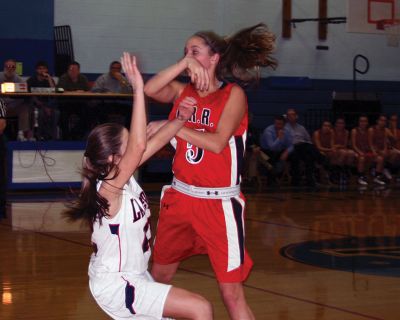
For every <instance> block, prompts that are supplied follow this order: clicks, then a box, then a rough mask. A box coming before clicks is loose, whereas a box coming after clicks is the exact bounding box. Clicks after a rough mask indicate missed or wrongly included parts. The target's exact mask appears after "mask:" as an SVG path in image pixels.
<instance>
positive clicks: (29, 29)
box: [0, 0, 54, 75]
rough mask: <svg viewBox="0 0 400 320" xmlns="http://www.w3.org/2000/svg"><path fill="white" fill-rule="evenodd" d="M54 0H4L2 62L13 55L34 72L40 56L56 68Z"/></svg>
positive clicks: (28, 71)
mask: <svg viewBox="0 0 400 320" xmlns="http://www.w3.org/2000/svg"><path fill="white" fill-rule="evenodd" d="M53 26H54V0H34V1H32V0H17V1H2V3H1V9H0V63H1V70H2V69H3V68H2V65H3V61H4V60H6V59H9V58H14V59H16V60H17V61H20V62H22V63H23V73H24V75H31V74H33V73H34V70H35V64H36V62H37V61H38V60H45V61H47V62H48V63H49V67H50V70H51V71H52V70H53V62H54V57H53V56H54V55H53V51H54V49H53Z"/></svg>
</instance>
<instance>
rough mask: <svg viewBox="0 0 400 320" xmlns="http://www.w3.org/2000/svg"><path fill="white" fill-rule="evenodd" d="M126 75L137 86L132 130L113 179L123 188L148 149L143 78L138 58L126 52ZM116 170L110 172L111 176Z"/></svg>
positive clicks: (118, 186) (124, 57) (122, 62)
mask: <svg viewBox="0 0 400 320" xmlns="http://www.w3.org/2000/svg"><path fill="white" fill-rule="evenodd" d="M121 64H122V67H123V68H124V71H125V74H126V77H127V78H128V80H129V82H130V83H131V85H132V86H135V87H136V93H135V94H134V98H133V100H134V101H133V105H132V117H131V124H130V128H131V130H130V132H129V136H128V143H127V147H126V151H125V153H124V154H123V155H122V158H121V160H120V162H119V163H118V167H119V174H118V175H117V176H116V177H115V178H114V179H113V181H112V184H113V186H114V187H117V188H122V187H123V186H124V185H125V183H126V182H127V181H128V180H129V178H130V177H131V176H132V174H133V172H135V170H136V168H137V167H138V166H139V163H140V160H141V159H142V156H143V153H144V152H145V149H146V110H145V102H144V92H143V79H142V76H141V74H140V72H139V70H138V68H137V65H136V58H135V57H134V56H132V57H131V56H130V54H129V53H127V52H124V55H123V57H122V58H121ZM113 175H115V172H112V173H110V176H113Z"/></svg>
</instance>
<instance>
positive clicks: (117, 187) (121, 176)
mask: <svg viewBox="0 0 400 320" xmlns="http://www.w3.org/2000/svg"><path fill="white" fill-rule="evenodd" d="M121 62H122V66H123V68H124V70H125V73H126V76H127V78H128V80H129V81H130V83H131V84H132V86H134V87H135V88H136V92H135V95H134V108H132V109H133V110H132V118H131V126H130V127H131V131H130V132H128V130H126V129H125V128H123V127H122V126H121V125H119V124H114V123H113V124H111V123H109V124H103V125H100V126H98V127H96V128H94V129H93V130H92V132H91V133H90V135H89V137H88V141H87V146H86V150H85V156H84V160H83V169H82V176H83V182H82V189H81V192H80V196H79V198H78V200H77V201H76V202H75V203H74V204H73V205H72V206H71V207H70V209H69V210H68V211H67V212H66V215H67V216H68V217H69V218H70V219H72V220H77V219H84V220H87V221H88V222H89V223H90V225H91V227H92V231H93V233H92V243H93V247H94V253H93V254H92V257H91V260H90V264H89V287H90V291H91V292H92V295H93V296H94V298H95V300H96V301H97V303H98V304H99V305H100V307H101V308H102V309H103V310H104V311H105V312H106V313H107V314H108V315H109V316H111V317H112V318H114V319H128V318H133V319H161V318H162V317H182V318H189V319H212V309H211V305H210V303H209V302H208V301H206V300H205V299H204V298H203V297H201V296H199V295H196V294H193V293H190V292H188V291H186V290H183V289H178V288H175V287H171V286H169V285H165V284H161V283H156V282H154V280H153V279H152V278H151V276H150V274H149V273H148V272H147V266H148V260H149V257H150V247H149V240H150V226H149V217H150V211H149V206H148V202H147V198H146V195H145V194H144V192H143V190H142V189H141V188H140V186H139V185H138V184H137V182H136V181H135V179H134V178H133V176H132V175H133V173H134V171H135V170H136V169H137V168H138V166H140V165H141V164H142V163H143V162H144V161H146V160H147V159H148V158H149V157H151V156H152V155H153V154H154V153H155V152H156V151H157V150H159V149H160V148H161V147H162V146H163V145H165V144H166V143H167V142H168V141H169V140H170V139H171V138H172V137H173V136H174V135H175V134H176V132H177V131H178V130H179V129H180V128H181V127H182V126H183V125H184V123H185V122H186V121H187V120H188V119H189V118H190V117H191V115H192V113H193V109H192V108H190V107H187V106H181V107H180V108H179V113H178V117H177V118H175V119H173V120H172V121H170V122H169V123H168V124H167V125H166V126H164V127H163V128H162V131H163V132H160V134H157V135H155V136H154V137H153V138H152V139H151V140H149V141H148V142H147V141H146V115H145V113H146V112H145V104H144V93H143V80H142V77H141V75H140V72H139V70H138V69H137V67H136V60H135V57H131V56H130V55H129V54H128V53H124V55H123V57H122V58H121ZM160 131H161V130H160Z"/></svg>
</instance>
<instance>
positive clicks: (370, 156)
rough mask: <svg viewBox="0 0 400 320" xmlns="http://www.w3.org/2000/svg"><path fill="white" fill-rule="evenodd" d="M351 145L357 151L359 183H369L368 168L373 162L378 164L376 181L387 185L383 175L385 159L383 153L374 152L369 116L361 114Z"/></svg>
mask: <svg viewBox="0 0 400 320" xmlns="http://www.w3.org/2000/svg"><path fill="white" fill-rule="evenodd" d="M351 145H352V148H353V150H354V151H355V152H356V161H357V172H358V183H359V184H360V185H364V186H366V185H368V181H367V177H366V170H367V168H368V165H370V164H371V163H375V164H376V176H375V178H374V182H375V183H376V184H379V185H385V182H384V181H383V177H382V171H383V165H384V159H383V157H382V156H381V155H379V154H377V153H374V152H372V149H371V145H370V143H369V133H368V117H367V116H365V115H361V116H360V117H359V119H358V127H356V128H354V129H352V130H351Z"/></svg>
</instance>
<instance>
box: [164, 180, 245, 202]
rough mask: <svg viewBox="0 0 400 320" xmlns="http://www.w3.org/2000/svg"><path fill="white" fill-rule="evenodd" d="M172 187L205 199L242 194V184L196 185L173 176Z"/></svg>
mask: <svg viewBox="0 0 400 320" xmlns="http://www.w3.org/2000/svg"><path fill="white" fill-rule="evenodd" d="M171 187H172V188H174V189H175V190H177V191H179V192H182V193H184V194H186V195H189V196H192V197H196V198H204V199H223V198H232V197H236V196H238V195H239V194H240V185H236V186H234V187H226V188H207V187H195V186H192V185H190V184H186V183H184V182H182V181H180V180H178V179H177V178H175V177H174V178H173V180H172V184H171Z"/></svg>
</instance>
